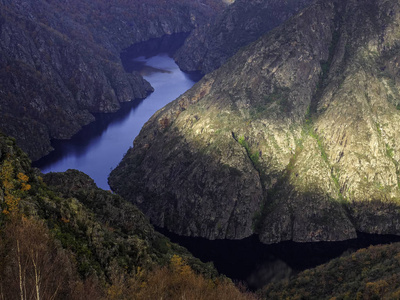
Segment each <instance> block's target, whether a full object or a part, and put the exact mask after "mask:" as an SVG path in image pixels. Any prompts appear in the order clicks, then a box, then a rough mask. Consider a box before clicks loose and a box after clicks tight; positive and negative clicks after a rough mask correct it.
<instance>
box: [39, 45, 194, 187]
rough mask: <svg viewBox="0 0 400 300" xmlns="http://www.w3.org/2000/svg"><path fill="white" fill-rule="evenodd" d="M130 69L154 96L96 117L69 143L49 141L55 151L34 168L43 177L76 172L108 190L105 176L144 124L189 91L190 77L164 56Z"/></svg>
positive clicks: (137, 62)
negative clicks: (36, 168) (145, 81)
mask: <svg viewBox="0 0 400 300" xmlns="http://www.w3.org/2000/svg"><path fill="white" fill-rule="evenodd" d="M130 63H131V64H130V67H132V68H134V69H136V70H137V71H139V72H140V73H141V74H142V75H143V76H144V78H145V79H146V80H147V81H149V82H150V84H151V85H152V86H153V88H154V92H153V93H152V94H150V95H149V96H148V97H147V98H146V99H144V100H141V101H134V102H132V103H123V105H122V108H121V110H120V111H119V112H118V113H116V114H98V115H96V121H95V122H93V123H91V124H89V125H88V126H85V127H84V128H83V129H82V130H81V131H80V132H79V133H78V134H76V135H75V136H74V137H73V138H72V139H71V140H62V141H53V147H54V148H55V150H54V151H53V152H52V153H50V154H49V155H47V156H46V157H44V158H43V159H41V160H39V161H37V162H36V163H35V164H34V165H35V167H38V168H40V169H41V171H42V172H43V173H48V172H64V171H66V170H68V169H77V170H80V171H82V172H84V173H86V174H88V175H89V176H90V177H92V178H93V179H94V181H95V182H96V184H97V186H98V187H100V188H102V189H106V190H108V189H110V188H109V186H108V183H107V178H108V175H109V174H110V172H111V170H112V169H114V168H115V167H116V166H117V165H118V163H119V162H120V161H121V160H122V157H123V155H124V154H125V153H126V151H127V150H128V149H129V147H131V146H132V141H133V140H134V138H135V137H136V136H137V135H138V134H139V132H140V129H141V128H142V127H143V125H144V123H145V122H146V121H147V120H148V119H149V118H150V117H151V116H152V115H153V114H154V113H155V112H156V111H157V110H158V109H160V108H162V107H163V106H165V105H166V104H168V103H169V102H171V101H172V100H174V99H176V98H177V97H178V96H179V95H181V94H182V93H184V92H185V91H187V90H188V89H190V88H191V87H192V86H193V84H194V83H195V81H194V79H193V76H190V75H188V74H185V73H183V72H182V71H181V70H180V69H179V67H178V66H177V65H176V64H175V62H174V60H173V59H172V58H170V57H169V56H168V54H167V53H161V54H158V55H156V56H153V57H150V58H145V57H143V56H141V57H137V58H135V59H134V60H132V61H131V62H130Z"/></svg>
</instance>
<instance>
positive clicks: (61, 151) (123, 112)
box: [32, 99, 144, 169]
mask: <svg viewBox="0 0 400 300" xmlns="http://www.w3.org/2000/svg"><path fill="white" fill-rule="evenodd" d="M143 100H144V99H136V100H134V101H132V102H125V103H121V108H120V109H119V110H118V111H117V112H115V113H111V114H106V113H100V114H95V118H96V121H95V122H92V123H90V124H88V125H86V126H84V127H83V128H82V129H81V130H80V131H79V132H78V133H77V134H75V135H74V136H73V137H72V138H71V139H69V140H52V142H51V144H52V146H53V148H54V149H55V150H54V151H52V152H51V153H50V154H48V155H46V156H45V157H42V158H41V159H39V160H37V161H35V162H33V163H32V166H33V167H36V168H39V169H45V168H47V167H48V166H50V165H52V164H54V163H56V162H57V161H59V160H60V159H62V158H63V157H65V156H67V155H68V154H71V153H74V154H75V155H77V156H79V155H83V154H85V153H86V151H87V149H88V147H89V146H91V145H92V144H93V142H94V141H95V140H96V139H99V138H100V137H101V136H102V134H103V132H104V131H105V130H107V128H108V127H109V126H110V125H118V124H121V123H123V122H124V121H125V120H126V119H127V118H128V117H129V115H130V113H131V112H132V111H133V110H135V109H136V108H137V107H138V106H139V105H140V103H141V102H142V101H143Z"/></svg>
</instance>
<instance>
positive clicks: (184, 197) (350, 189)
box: [109, 0, 400, 243]
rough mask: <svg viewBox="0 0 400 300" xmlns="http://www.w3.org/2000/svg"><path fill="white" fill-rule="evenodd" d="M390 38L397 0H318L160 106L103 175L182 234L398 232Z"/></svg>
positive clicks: (394, 35)
mask: <svg viewBox="0 0 400 300" xmlns="http://www.w3.org/2000/svg"><path fill="white" fill-rule="evenodd" d="M399 45H400V5H399V3H398V1H395V0H390V1H387V0H367V1H363V2H362V3H361V2H359V1H356V0H346V1H336V0H334V1H319V2H317V3H315V4H313V5H312V6H310V7H308V8H306V9H305V10H303V11H301V12H300V13H299V14H297V15H296V16H295V17H293V18H291V19H290V20H289V21H288V22H286V23H284V24H283V25H282V26H280V27H279V28H277V29H274V30H272V31H271V32H270V33H268V34H267V35H265V36H263V37H262V38H261V39H259V40H258V41H256V42H255V43H253V44H251V45H249V46H247V47H245V48H243V49H242V50H241V51H239V53H237V54H236V55H235V56H234V57H232V58H231V59H230V60H229V61H228V62H227V63H226V64H225V65H223V66H222V67H221V68H219V69H218V70H216V71H214V72H213V73H211V74H208V75H206V76H205V77H204V78H203V79H202V80H201V81H200V82H199V83H197V84H196V85H195V86H194V87H193V88H192V89H191V90H190V91H188V92H187V93H185V94H184V95H182V96H181V97H180V98H178V99H177V100H175V101H174V102H172V103H170V104H169V105H167V106H166V107H164V108H163V109H161V110H159V111H158V112H157V113H156V114H155V115H154V116H153V117H152V118H151V119H150V120H149V122H147V124H146V125H145V126H144V128H143V129H142V131H141V133H140V134H139V136H138V137H137V138H136V140H135V142H134V147H133V148H132V149H131V150H129V151H128V153H127V154H126V156H125V157H124V159H123V161H122V162H121V163H120V165H119V166H118V167H117V168H116V169H115V170H114V171H113V172H112V173H111V176H110V178H109V183H110V185H111V187H112V189H113V190H114V191H116V192H118V193H119V194H121V195H123V196H124V197H126V199H129V200H130V201H132V202H134V203H136V204H137V205H138V206H139V207H140V208H141V209H142V210H143V211H144V212H145V213H146V214H147V215H148V216H149V217H150V218H151V220H152V222H153V223H154V224H156V225H157V226H161V227H166V228H168V229H169V230H171V231H173V232H175V233H178V234H182V235H191V236H203V237H207V238H210V239H219V238H229V239H240V238H244V237H246V236H249V235H251V234H253V233H257V234H259V237H260V240H261V241H262V242H264V243H275V242H279V241H285V240H293V241H298V242H312V241H322V240H324V241H338V240H345V239H351V238H354V237H356V232H357V231H362V232H367V233H378V234H397V235H399V234H400V213H399V211H400V210H399V208H400V204H399V197H400V189H399V174H400V173H399V171H400V169H399V162H400V143H399V140H400V139H399V136H398V135H399V133H400V132H399V130H398V127H399V126H400V112H399V110H398V107H399V104H400V93H399V92H400V90H399V87H400V86H399V82H400V81H399V80H400V77H399V72H398V68H397V66H398V63H399V60H400V57H399V49H400V48H399Z"/></svg>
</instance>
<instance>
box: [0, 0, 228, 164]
mask: <svg viewBox="0 0 400 300" xmlns="http://www.w3.org/2000/svg"><path fill="white" fill-rule="evenodd" d="M223 7H224V4H223V3H222V2H221V1H220V0H204V1H196V2H193V1H179V0H176V1H156V0H146V1H124V0H118V1H113V2H107V1H101V0H95V1H76V0H73V1H44V0H33V1H21V0H17V1H10V0H1V1H0V107H1V109H0V129H2V130H3V131H4V132H5V133H7V134H9V135H11V136H13V137H15V138H16V139H17V141H18V144H19V145H20V146H21V147H22V148H23V150H25V151H26V152H27V153H28V154H29V156H30V157H31V158H32V159H38V158H40V157H41V156H43V155H45V154H47V153H48V152H49V151H50V150H51V145H50V139H51V138H57V139H65V138H70V137H71V136H72V135H73V134H74V133H76V132H77V131H78V130H79V129H80V128H81V127H82V126H83V125H85V124H87V123H89V122H91V121H93V120H94V117H93V115H92V114H93V113H97V112H114V111H116V110H118V109H119V107H120V103H121V102H124V101H131V100H133V99H138V98H144V97H145V96H146V95H147V94H148V93H149V92H150V91H152V88H151V86H150V85H149V84H148V83H147V82H146V81H145V80H143V78H141V77H140V76H139V74H136V73H132V74H128V73H125V72H124V70H123V68H122V65H121V61H120V58H119V53H120V52H121V50H122V49H124V48H126V47H128V46H130V45H131V44H133V43H136V42H140V41H144V40H147V39H150V38H155V37H160V36H163V35H165V34H172V33H176V32H189V31H190V30H192V29H193V28H195V26H197V25H198V24H201V23H204V22H205V21H208V20H209V19H210V18H211V17H212V16H213V15H214V14H215V13H216V12H218V11H219V10H221V9H222V8H223Z"/></svg>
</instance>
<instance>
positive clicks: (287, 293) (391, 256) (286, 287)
mask: <svg viewBox="0 0 400 300" xmlns="http://www.w3.org/2000/svg"><path fill="white" fill-rule="evenodd" d="M399 246H400V245H399V244H398V243H396V244H391V245H385V246H371V247H369V248H368V249H361V250H359V251H357V252H355V253H352V254H350V255H344V256H342V257H340V258H337V259H334V260H332V261H330V262H329V263H327V264H325V265H321V266H318V267H317V268H315V269H310V270H306V271H304V272H302V273H300V274H299V275H298V276H296V277H294V278H292V279H291V280H289V281H287V282H280V283H274V284H270V285H269V286H267V287H266V288H264V289H263V291H262V292H260V294H261V295H262V296H263V297H265V298H266V299H316V300H322V299H399V297H400V284H399V272H400V252H399Z"/></svg>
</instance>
